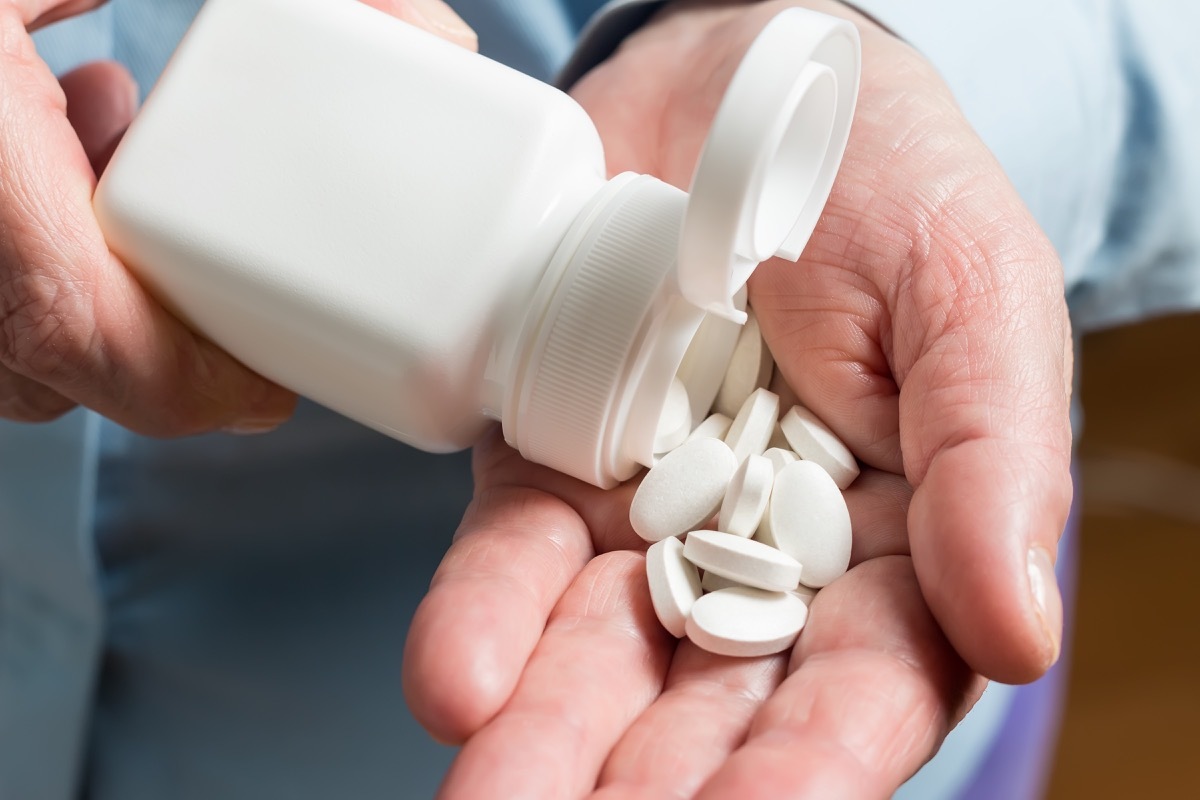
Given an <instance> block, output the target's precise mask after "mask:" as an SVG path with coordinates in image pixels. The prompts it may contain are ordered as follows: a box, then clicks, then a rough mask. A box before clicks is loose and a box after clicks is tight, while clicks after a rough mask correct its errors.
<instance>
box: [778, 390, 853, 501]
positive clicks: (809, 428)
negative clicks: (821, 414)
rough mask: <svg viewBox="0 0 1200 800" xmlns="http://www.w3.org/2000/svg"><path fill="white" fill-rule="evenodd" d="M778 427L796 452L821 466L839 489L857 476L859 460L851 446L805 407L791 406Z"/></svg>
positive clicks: (843, 487)
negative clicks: (856, 458)
mask: <svg viewBox="0 0 1200 800" xmlns="http://www.w3.org/2000/svg"><path fill="white" fill-rule="evenodd" d="M779 427H780V428H782V429H783V435H784V436H785V437H787V440H788V444H790V445H791V446H792V449H793V450H795V451H796V454H797V455H798V456H800V457H801V458H802V459H804V460H805V461H812V462H815V463H817V464H820V465H821V466H822V467H824V468H825V471H826V472H828V473H829V474H830V475H832V476H833V481H834V483H836V484H837V487H838V488H839V489H845V488H846V487H847V486H849V485H850V484H851V483H853V482H854V479H855V478H857V477H858V462H857V461H855V460H854V454H853V453H851V452H850V448H848V447H846V445H845V444H843V443H842V440H841V439H839V438H837V437H836V436H834V434H833V431H831V430H829V426H828V425H826V424H825V423H824V422H821V420H819V419H817V416H816V415H815V414H813V413H812V412H811V411H809V410H808V409H807V408H805V407H804V406H792V408H791V410H790V411H788V412H787V413H786V414H784V415H783V419H781V420H780V421H779Z"/></svg>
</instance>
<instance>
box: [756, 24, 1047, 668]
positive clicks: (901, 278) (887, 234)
mask: <svg viewBox="0 0 1200 800" xmlns="http://www.w3.org/2000/svg"><path fill="white" fill-rule="evenodd" d="M858 108H859V112H858V116H857V118H856V121H855V128H854V131H853V132H852V135H851V142H850V146H849V148H848V150H847V154H846V160H845V161H844V162H843V166H842V170H841V173H840V175H839V181H838V185H837V186H836V187H835V190H834V193H833V195H832V196H831V198H830V202H829V205H828V206H827V209H826V213H825V216H824V218H823V219H822V222H821V225H820V226H819V227H818V230H817V232H816V234H815V235H814V238H813V240H812V241H811V242H810V244H809V247H808V249H807V250H806V251H805V255H804V258H803V262H804V263H803V264H802V265H801V267H800V269H795V268H792V269H790V270H789V269H786V267H785V266H782V265H779V264H778V263H772V264H767V265H764V267H763V268H762V269H760V273H761V275H759V274H756V275H755V279H756V282H755V284H753V285H752V289H753V290H755V291H756V292H757V294H754V293H752V295H751V297H752V302H755V303H756V307H757V308H758V309H759V319H760V322H761V324H762V327H763V331H764V334H765V335H766V336H767V338H768V341H770V342H771V346H772V348H773V349H776V350H777V357H778V358H779V363H780V369H781V371H783V372H784V373H785V376H786V377H787V378H788V379H789V381H791V382H792V383H793V385H794V387H795V389H796V391H797V393H798V394H799V395H800V397H801V399H802V400H803V401H804V402H805V403H806V404H807V405H809V406H810V407H812V408H813V409H814V410H815V411H816V412H817V413H818V415H820V416H822V418H823V419H824V420H825V421H826V422H827V423H829V424H830V426H831V427H832V428H833V429H834V430H835V431H837V432H838V434H839V435H841V436H842V437H843V438H844V439H845V440H846V441H847V443H848V444H850V446H851V448H852V449H854V450H855V452H856V454H857V455H858V456H859V457H860V458H862V459H863V460H865V461H867V462H868V463H870V464H872V465H874V466H877V467H881V468H884V469H888V470H892V471H897V462H898V460H899V457H900V454H903V473H904V474H905V476H906V477H907V478H908V480H909V482H910V483H911V484H912V485H913V486H914V487H916V491H915V494H914V496H913V498H912V505H911V508H910V514H909V519H908V523H909V524H908V529H909V540H910V547H911V552H912V555H913V558H914V562H915V564H916V571H917V574H918V577H919V578H920V581H921V586H922V588H923V590H924V592H925V596H926V598H927V600H928V602H929V605H930V607H931V609H932V610H933V612H934V614H935V615H936V617H937V619H938V620H939V622H941V624H942V625H943V627H944V629H945V631H946V633H947V635H948V636H949V637H950V639H951V641H953V643H954V644H955V646H956V647H957V648H958V649H959V652H960V653H962V655H963V656H964V657H965V658H966V659H967V660H968V662H969V663H970V664H971V665H972V666H973V667H975V668H976V669H978V670H979V671H981V672H983V673H985V674H987V675H988V676H990V677H993V678H997V679H999V680H1004V681H1009V682H1021V681H1028V680H1032V679H1033V678H1036V677H1037V676H1038V675H1040V674H1041V673H1042V672H1044V671H1045V670H1046V669H1047V668H1048V667H1049V666H1050V664H1051V663H1053V661H1054V660H1055V658H1056V657H1057V654H1058V650H1059V639H1060V636H1061V630H1060V629H1061V601H1060V600H1059V598H1058V595H1057V590H1056V588H1055V584H1054V582H1053V580H1052V575H1051V574H1050V571H1051V567H1052V564H1053V555H1054V553H1055V550H1056V542H1057V539H1058V536H1059V535H1060V534H1061V532H1062V527H1063V525H1064V524H1065V521H1066V517H1067V513H1068V510H1069V506H1070V500H1071V480H1070V473H1069V459H1070V449H1071V433H1070V422H1069V401H1070V397H1069V391H1070V370H1071V365H1070V358H1069V351H1070V330H1069V323H1068V319H1067V313H1066V306H1065V302H1064V295H1063V285H1062V270H1061V266H1060V264H1059V263H1058V261H1057V258H1056V256H1055V254H1054V252H1053V250H1052V248H1051V247H1050V245H1049V244H1048V243H1047V242H1046V240H1045V238H1044V236H1043V235H1042V234H1041V232H1040V231H1039V230H1038V229H1037V227H1036V225H1035V224H1034V222H1033V221H1032V219H1031V218H1030V217H1029V214H1028V212H1027V211H1025V209H1024V207H1023V205H1022V203H1021V201H1020V198H1019V197H1018V196H1017V195H1016V193H1015V191H1014V190H1013V188H1012V187H1011V186H1010V185H1009V184H1008V182H1007V180H1006V179H1005V177H1004V175H1003V172H1002V170H1001V169H1000V167H999V165H998V164H996V162H995V160H994V159H993V158H992V156H991V155H990V154H989V153H988V152H987V150H986V148H985V147H984V145H983V144H982V142H980V141H979V139H978V137H977V136H975V134H974V133H973V132H972V131H971V129H970V127H969V126H968V125H967V123H966V121H965V120H964V119H963V118H962V115H961V113H960V112H959V111H958V109H957V108H956V107H955V105H954V103H953V101H952V99H951V98H950V97H949V94H948V92H947V91H946V90H945V88H944V86H942V84H941V83H940V81H939V79H938V78H937V76H936V75H935V74H934V72H933V70H932V69H931V68H930V67H929V66H928V65H927V64H925V63H924V62H923V61H921V60H920V59H919V58H918V57H916V56H915V54H913V53H912V51H911V50H909V49H908V48H906V47H904V46H903V45H900V44H899V43H896V42H894V40H891V39H890V38H888V37H886V36H884V35H883V34H880V33H878V32H875V33H874V34H873V35H871V34H864V78H863V88H862V94H861V96H860V102H859V107H858ZM780 353H782V355H781V354H780ZM1064 354H1066V355H1064ZM889 375H890V376H894V385H892V386H890V387H889V385H888V382H889V381H890V380H892V378H891V377H887V376H889Z"/></svg>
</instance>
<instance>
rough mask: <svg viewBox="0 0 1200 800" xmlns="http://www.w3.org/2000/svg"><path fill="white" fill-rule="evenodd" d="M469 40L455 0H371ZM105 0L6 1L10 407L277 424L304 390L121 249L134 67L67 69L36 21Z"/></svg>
mask: <svg viewBox="0 0 1200 800" xmlns="http://www.w3.org/2000/svg"><path fill="white" fill-rule="evenodd" d="M365 2H367V4H368V5H372V6H375V7H377V8H379V9H380V10H382V11H386V12H388V13H391V14H393V15H394V16H397V17H400V18H401V19H405V20H406V21H408V22H410V23H413V24H415V25H417V26H419V27H422V28H425V29H426V30H429V31H431V32H432V33H434V34H436V35H438V36H441V37H442V38H445V39H448V40H449V41H452V42H454V43H456V44H460V45H463V46H467V47H471V48H474V47H475V36H474V33H473V32H471V30H470V29H469V28H468V27H467V26H466V25H465V24H464V23H463V22H462V20H460V19H459V18H458V17H457V15H455V14H454V12H453V11H451V10H450V9H449V7H448V6H446V5H445V4H444V3H442V2H441V0H365ZM99 5H101V2H100V0H90V1H89V2H65V1H64V0H22V1H21V2H16V3H4V4H0V417H3V418H8V419H14V420H19V421H26V422H38V421H46V420H50V419H54V418H55V417H58V416H59V415H61V414H63V413H65V412H67V411H68V410H70V409H71V408H74V407H75V405H76V404H80V405H84V406H87V407H88V408H91V409H93V410H95V411H98V412H100V413H101V414H103V415H105V416H107V417H110V418H112V419H114V420H116V421H117V422H119V423H121V424H122V425H125V426H126V427H128V428H130V429H132V430H134V431H138V432H140V433H145V434H151V435H156V436H174V435H183V434H190V433H198V432H201V431H206V430H214V429H221V428H224V429H230V430H235V431H240V432H253V431H260V430H267V429H269V428H272V427H274V426H276V425H278V424H279V423H280V422H282V421H283V420H284V419H286V418H287V417H288V416H289V415H290V414H291V410H292V407H293V405H294V403H295V396H294V395H293V394H292V393H291V392H289V391H286V390H284V389H282V388H280V387H278V386H276V385H275V384H273V383H271V382H269V381H267V380H265V379H263V378H262V377H260V376H258V375H256V374H254V373H253V372H251V371H250V370H248V369H246V368H245V367H244V366H242V365H241V364H240V363H238V361H237V360H235V359H234V358H232V357H231V356H229V355H228V354H227V353H225V352H224V351H222V350H221V349H220V348H218V347H216V346H214V345H213V344H212V343H211V342H209V341H207V340H206V339H205V338H203V337H201V336H198V335H196V334H194V333H193V332H192V331H190V330H189V329H188V328H187V327H186V326H185V325H183V324H182V323H181V322H179V321H178V320H177V319H176V318H175V317H174V316H173V315H171V314H170V313H168V312H167V310H165V309H164V308H163V307H162V305H160V304H159V302H158V301H157V300H155V299H154V298H153V297H151V296H150V295H149V294H148V293H147V292H146V291H145V289H144V288H143V287H142V286H141V285H140V284H139V283H138V282H137V281H136V280H135V279H134V278H133V276H132V275H130V273H129V272H128V271H127V270H126V269H125V267H124V266H123V265H122V264H121V263H120V262H119V261H118V260H117V259H116V258H115V257H114V256H113V255H112V254H111V253H110V252H109V248H108V246H107V245H106V244H105V241H104V237H103V235H102V234H101V231H100V228H99V227H98V225H97V223H96V219H95V215H94V213H93V211H92V192H93V190H94V189H95V185H96V175H97V174H98V173H99V172H100V171H102V170H103V168H104V164H105V163H106V161H107V159H108V156H109V155H111V153H112V150H113V147H114V146H115V144H116V142H117V140H118V139H119V138H120V136H121V133H122V132H123V131H124V129H125V127H126V126H127V125H128V124H129V122H130V120H132V119H133V116H134V113H135V110H136V107H137V87H136V86H135V85H134V83H133V80H132V78H131V77H130V76H129V74H128V73H127V72H126V71H125V70H124V68H123V67H121V66H120V65H118V64H116V63H114V62H100V63H94V64H89V65H86V66H84V67H81V68H79V69H77V70H75V71H74V72H72V73H70V74H69V75H67V76H65V77H64V78H63V79H62V81H61V82H59V81H58V80H56V79H55V77H54V75H53V74H52V73H51V71H50V69H49V67H47V65H46V64H45V63H44V62H43V61H42V60H41V59H40V58H39V57H38V54H37V52H36V50H35V49H34V44H33V40H32V39H31V38H30V35H29V34H30V33H31V32H32V31H34V30H36V29H37V28H39V27H41V26H43V25H46V24H49V23H50V22H53V21H55V20H58V19H61V18H63V17H67V16H71V15H73V14H77V13H81V12H84V11H87V10H90V9H92V8H95V7H96V6H99Z"/></svg>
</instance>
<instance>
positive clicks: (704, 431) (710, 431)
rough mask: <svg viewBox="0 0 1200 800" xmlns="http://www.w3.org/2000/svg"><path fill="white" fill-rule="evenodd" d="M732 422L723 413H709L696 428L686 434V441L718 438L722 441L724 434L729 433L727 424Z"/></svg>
mask: <svg viewBox="0 0 1200 800" xmlns="http://www.w3.org/2000/svg"><path fill="white" fill-rule="evenodd" d="M732 424H733V420H731V419H730V418H729V417H727V416H725V415H724V414H709V415H708V418H707V419H705V420H704V422H701V423H700V424H699V425H697V426H696V430H694V431H692V432H691V434H689V435H688V437H687V441H689V442H690V441H691V440H692V439H720V440H722V441H724V439H725V434H727V433H729V426H730V425H732Z"/></svg>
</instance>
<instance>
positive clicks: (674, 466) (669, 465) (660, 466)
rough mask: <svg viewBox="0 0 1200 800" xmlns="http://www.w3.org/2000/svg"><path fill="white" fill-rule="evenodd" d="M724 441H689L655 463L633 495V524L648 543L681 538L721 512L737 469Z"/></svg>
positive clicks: (630, 509) (631, 513) (630, 517)
mask: <svg viewBox="0 0 1200 800" xmlns="http://www.w3.org/2000/svg"><path fill="white" fill-rule="evenodd" d="M737 467H738V463H737V460H736V459H734V457H733V451H731V450H730V449H729V446H728V445H727V444H725V443H724V442H722V441H721V440H719V439H695V440H693V441H690V442H684V443H683V444H682V445H680V446H679V447H678V448H677V449H675V450H672V451H671V452H670V453H667V454H666V455H665V456H663V458H662V460H661V461H659V462H658V463H657V464H655V465H654V466H653V467H652V468H651V469H650V471H649V472H647V473H646V477H645V478H643V479H642V485H641V486H639V487H638V489H637V492H636V493H635V494H634V495H633V503H632V505H630V507H629V522H630V523H631V524H632V525H633V529H634V531H636V532H637V535H638V536H640V537H642V538H643V539H645V540H646V541H648V542H657V541H660V540H662V539H665V538H667V537H668V536H681V535H683V534H685V533H687V532H688V531H690V530H692V529H694V528H697V527H699V526H701V525H703V524H704V523H705V522H707V521H708V520H709V519H711V518H712V515H713V514H715V513H717V509H718V508H719V507H720V505H721V501H722V500H723V499H724V498H725V487H727V486H728V485H729V479H730V478H732V477H733V473H734V471H735V470H736V469H737Z"/></svg>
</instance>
